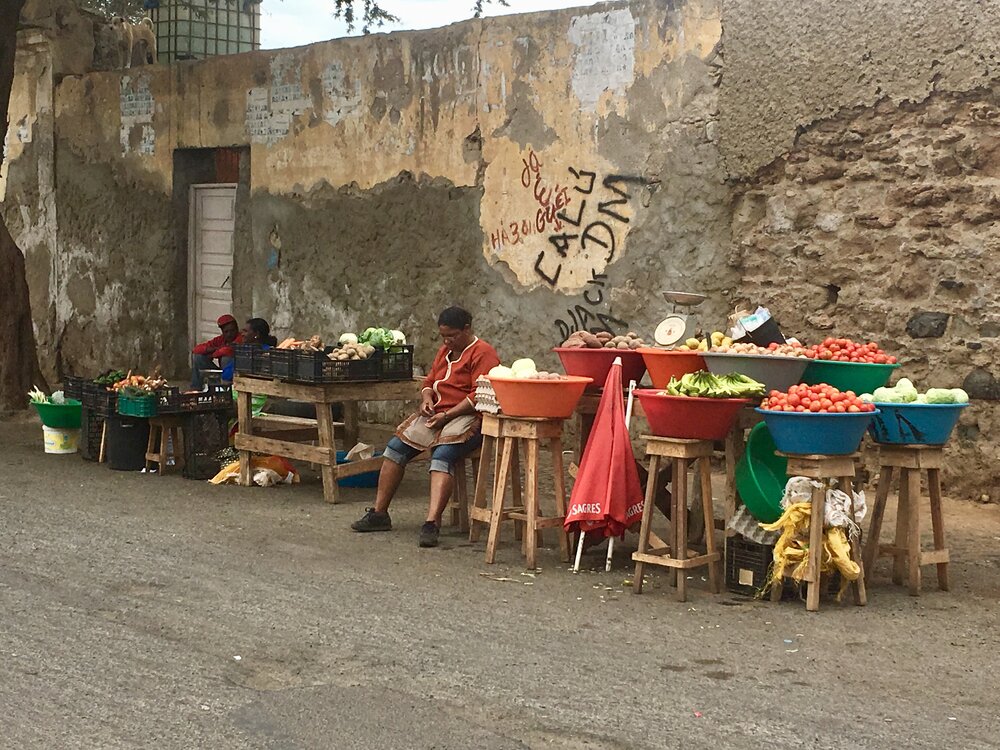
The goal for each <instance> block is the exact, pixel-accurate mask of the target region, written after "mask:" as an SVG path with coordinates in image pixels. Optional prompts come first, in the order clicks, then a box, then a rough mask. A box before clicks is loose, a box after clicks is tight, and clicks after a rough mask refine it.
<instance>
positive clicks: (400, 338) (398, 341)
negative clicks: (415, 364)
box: [389, 329, 406, 346]
mask: <svg viewBox="0 0 1000 750" xmlns="http://www.w3.org/2000/svg"><path fill="white" fill-rule="evenodd" d="M389 333H390V334H392V344H393V346H406V335H405V334H404V333H403V332H402V331H397V330H395V329H393V330H391V331H389Z"/></svg>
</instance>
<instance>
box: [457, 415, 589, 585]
mask: <svg viewBox="0 0 1000 750" xmlns="http://www.w3.org/2000/svg"><path fill="white" fill-rule="evenodd" d="M562 428H563V420H562V419H529V418H522V417H507V416H503V415H493V414H485V415H483V447H482V457H481V458H480V460H479V471H478V472H477V476H476V494H475V498H474V499H473V504H472V507H471V508H470V509H469V522H470V526H471V528H470V529H469V540H470V541H472V542H476V541H478V540H479V531H480V526H479V525H478V524H487V523H488V524H489V527H490V531H489V535H488V537H487V541H486V562H487V563H491V564H492V563H493V561H494V560H495V559H496V551H497V543H498V542H499V541H500V526H501V524H502V523H503V522H504V521H514V522H515V529H516V525H517V524H518V522H520V523H523V525H524V538H523V542H524V544H523V547H524V555H525V558H526V559H527V567H528V568H529V569H534V568H535V567H537V566H536V565H535V553H536V550H537V547H538V544H539V539H540V536H541V533H540V532H541V530H542V529H548V528H554V529H556V530H557V533H558V536H559V549H560V551H561V553H562V560H563V562H569V537H568V536H567V535H566V532H565V531H564V530H563V522H564V521H565V518H566V489H565V484H564V479H563V461H562ZM543 440H547V441H548V443H549V451H550V453H551V455H552V469H553V481H554V484H555V505H556V514H557V515H554V516H541V515H539V502H538V454H539V447H540V444H541V441H543ZM522 441H523V443H524V449H525V462H524V474H525V477H524V478H525V482H524V493H523V495H524V504H523V505H521V495H522V493H521V487H520V480H519V476H518V475H519V474H520V471H519V467H518V463H519V457H518V454H519V452H520V449H519V443H520V442H522ZM491 455H493V456H494V462H495V463H496V472H495V477H494V481H493V492H492V496H491V500H490V505H489V507H486V490H487V476H488V474H489V468H490V456H491ZM509 480H513V484H512V494H513V499H514V505H513V506H510V507H504V496H505V495H506V494H507V483H508V481H509Z"/></svg>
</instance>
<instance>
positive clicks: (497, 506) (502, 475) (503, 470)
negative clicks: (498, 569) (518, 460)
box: [486, 438, 515, 565]
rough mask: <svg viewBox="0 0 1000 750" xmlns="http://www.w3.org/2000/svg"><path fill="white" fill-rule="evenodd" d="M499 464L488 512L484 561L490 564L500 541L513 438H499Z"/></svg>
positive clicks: (494, 558) (494, 557)
mask: <svg viewBox="0 0 1000 750" xmlns="http://www.w3.org/2000/svg"><path fill="white" fill-rule="evenodd" d="M498 444H499V445H500V465H499V468H498V469H497V472H496V479H495V481H494V482H493V506H492V508H491V511H492V512H491V514H490V531H489V534H488V535H487V537H486V562H487V563H488V564H490V565H492V564H493V561H494V560H496V556H497V542H499V541H500V524H501V523H502V521H501V519H502V518H503V501H504V496H505V495H506V494H507V477H508V476H509V474H510V464H511V453H512V452H513V451H514V450H515V449H514V439H513V438H500V439H499V440H498Z"/></svg>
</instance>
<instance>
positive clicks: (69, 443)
mask: <svg viewBox="0 0 1000 750" xmlns="http://www.w3.org/2000/svg"><path fill="white" fill-rule="evenodd" d="M42 433H43V435H44V436H45V452H46V453H58V454H66V453H76V446H77V443H78V442H79V441H80V431H79V430H60V429H59V428H57V427H44V426H43V427H42Z"/></svg>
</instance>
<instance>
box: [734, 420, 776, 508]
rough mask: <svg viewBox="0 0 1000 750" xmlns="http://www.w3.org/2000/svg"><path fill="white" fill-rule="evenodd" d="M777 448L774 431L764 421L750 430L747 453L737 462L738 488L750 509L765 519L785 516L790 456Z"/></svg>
mask: <svg viewBox="0 0 1000 750" xmlns="http://www.w3.org/2000/svg"><path fill="white" fill-rule="evenodd" d="M775 451H776V449H775V447H774V440H773V439H772V438H771V432H770V431H769V430H768V429H767V425H766V424H764V423H763V422H761V423H760V424H758V425H757V426H755V427H754V428H753V429H752V430H750V436H749V437H748V438H747V449H746V453H744V454H743V458H741V459H740V460H739V463H737V464H736V489H737V491H738V492H739V493H740V498H741V499H742V500H743V504H744V505H745V506H747V510H749V511H750V513H751V514H752V515H753V517H754V518H756V519H757V520H758V521H760V522H761V523H774V522H775V521H777V520H778V519H779V518H781V512H782V511H781V497H782V495H784V494H785V483H786V482H788V460H787V459H784V458H782V457H781V456H778V455H776V452H775Z"/></svg>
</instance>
